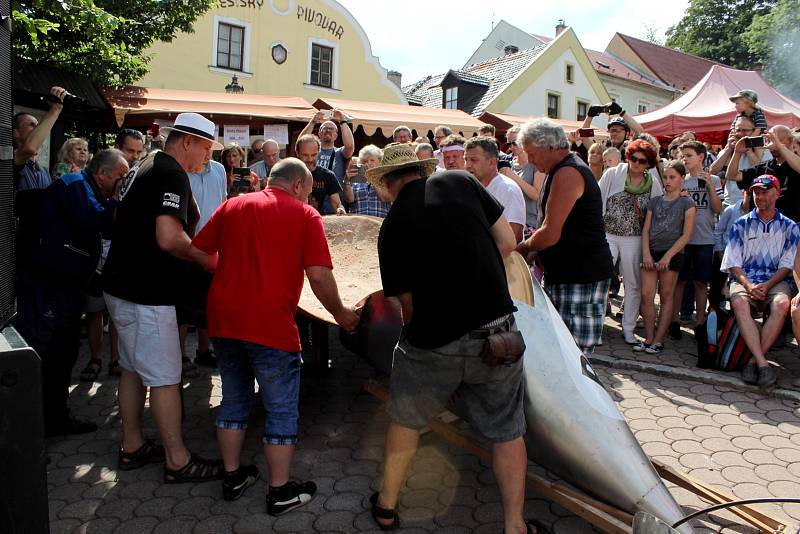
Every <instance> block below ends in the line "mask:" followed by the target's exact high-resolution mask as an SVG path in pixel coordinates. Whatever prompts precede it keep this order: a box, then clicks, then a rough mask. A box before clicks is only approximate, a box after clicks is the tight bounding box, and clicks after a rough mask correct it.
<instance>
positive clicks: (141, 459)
mask: <svg viewBox="0 0 800 534" xmlns="http://www.w3.org/2000/svg"><path fill="white" fill-rule="evenodd" d="M163 461H164V447H162V446H161V445H158V444H157V443H156V442H155V441H153V440H152V439H146V440H144V443H142V446H141V447H139V448H138V449H136V450H135V451H133V452H124V451H123V450H122V449H121V448H120V449H119V453H118V459H117V466H118V467H119V468H120V469H122V470H123V471H130V470H132V469H139V468H140V467H143V466H145V465H148V464H154V463H157V462H163Z"/></svg>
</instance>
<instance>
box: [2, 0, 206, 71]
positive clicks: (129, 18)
mask: <svg viewBox="0 0 800 534" xmlns="http://www.w3.org/2000/svg"><path fill="white" fill-rule="evenodd" d="M215 3H216V1H215V0H21V1H15V2H14V3H13V22H14V29H13V40H12V43H13V48H14V54H15V55H16V56H17V57H20V58H24V59H28V60H31V61H36V62H39V63H44V64H48V65H52V66H54V67H59V68H63V69H65V70H71V71H73V72H80V73H82V74H85V75H87V76H89V77H90V78H91V79H92V80H94V81H95V82H96V83H98V84H101V85H126V84H131V83H134V82H135V81H136V80H138V79H140V78H141V77H142V76H144V75H145V74H146V73H147V71H148V67H147V63H148V61H149V59H150V58H149V57H148V56H147V55H146V54H145V51H146V50H147V48H148V47H149V46H150V45H152V44H153V43H154V42H156V41H167V42H169V41H172V39H174V38H175V37H176V35H177V33H178V32H191V31H192V24H193V23H194V21H195V20H197V18H198V17H200V16H202V15H203V14H204V13H205V12H206V11H208V9H209V8H211V7H212V6H213V5H214V4H215Z"/></svg>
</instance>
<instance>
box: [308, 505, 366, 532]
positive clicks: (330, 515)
mask: <svg viewBox="0 0 800 534" xmlns="http://www.w3.org/2000/svg"><path fill="white" fill-rule="evenodd" d="M355 518H356V514H355V513H353V512H349V511H346V510H340V511H336V512H326V513H323V514H322V515H321V516H319V517H318V518H317V520H316V521H314V528H315V529H317V531H326V530H328V531H336V532H341V533H350V532H358V530H357V529H356V527H355V525H354V520H355Z"/></svg>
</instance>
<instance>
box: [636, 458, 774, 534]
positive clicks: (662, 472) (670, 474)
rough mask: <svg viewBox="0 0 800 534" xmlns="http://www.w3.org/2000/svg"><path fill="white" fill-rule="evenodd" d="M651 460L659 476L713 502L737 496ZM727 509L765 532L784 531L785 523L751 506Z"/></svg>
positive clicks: (725, 500) (772, 533)
mask: <svg viewBox="0 0 800 534" xmlns="http://www.w3.org/2000/svg"><path fill="white" fill-rule="evenodd" d="M651 462H652V463H653V466H654V467H655V468H656V471H657V472H658V474H659V476H660V477H661V478H663V479H664V480H668V481H670V482H672V483H673V484H675V485H677V486H680V487H681V488H683V489H685V490H688V491H691V492H692V493H694V494H695V495H697V496H699V497H702V498H704V499H708V500H709V501H711V502H712V503H713V504H722V503H726V502H731V501H735V500H737V498H736V497H734V496H733V495H731V494H728V493H725V492H724V491H720V490H718V489H716V488H713V487H711V486H708V485H707V484H705V483H703V482H701V481H699V480H697V479H695V478H693V477H691V476H689V475H687V474H686V473H681V472H680V471H678V470H677V469H674V468H672V467H670V466H668V465H666V464H664V463H662V462H660V461H658V460H654V459H651ZM728 510H730V511H731V512H733V513H734V514H736V515H737V516H739V517H740V518H742V519H743V520H744V521H746V522H747V523H749V524H750V525H752V526H754V527H755V528H757V529H759V530H760V531H761V532H764V533H766V534H774V533H775V532H785V529H786V525H784V524H783V523H781V522H780V521H778V520H777V519H775V518H773V517H770V516H768V515H767V514H765V513H763V512H760V511H758V510H756V509H754V508H752V507H751V506H747V505H740V506H733V507H731V508H728Z"/></svg>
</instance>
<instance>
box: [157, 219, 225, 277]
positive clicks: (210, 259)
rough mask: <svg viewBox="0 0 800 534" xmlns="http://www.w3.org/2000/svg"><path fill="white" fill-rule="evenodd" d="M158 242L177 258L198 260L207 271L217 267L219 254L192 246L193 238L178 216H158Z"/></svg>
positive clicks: (160, 246)
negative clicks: (184, 228) (208, 252)
mask: <svg viewBox="0 0 800 534" xmlns="http://www.w3.org/2000/svg"><path fill="white" fill-rule="evenodd" d="M156 242H157V243H158V246H159V248H160V249H161V250H163V251H164V252H166V253H168V254H171V255H173V256H175V257H176V258H180V259H182V260H190V261H194V262H197V263H199V264H200V266H201V267H203V268H204V269H206V270H207V271H213V270H214V269H215V268H216V265H217V255H216V254H213V255H211V254H206V253H205V252H203V251H202V250H200V249H199V248H197V247H194V246H192V240H191V239H190V238H189V235H188V234H187V233H186V232H184V231H183V225H182V224H181V221H180V220H179V219H178V218H177V217H174V216H172V215H159V216H158V217H156Z"/></svg>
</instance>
